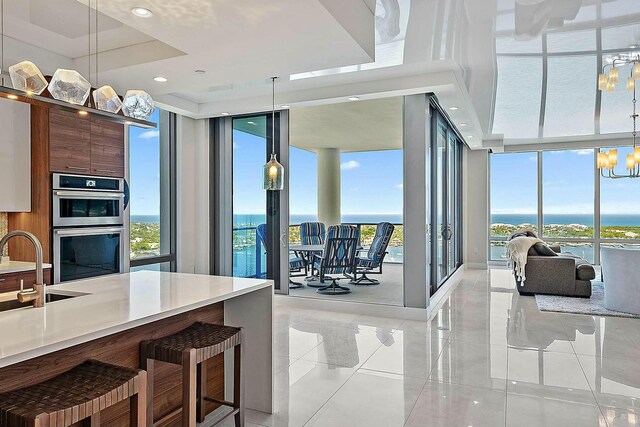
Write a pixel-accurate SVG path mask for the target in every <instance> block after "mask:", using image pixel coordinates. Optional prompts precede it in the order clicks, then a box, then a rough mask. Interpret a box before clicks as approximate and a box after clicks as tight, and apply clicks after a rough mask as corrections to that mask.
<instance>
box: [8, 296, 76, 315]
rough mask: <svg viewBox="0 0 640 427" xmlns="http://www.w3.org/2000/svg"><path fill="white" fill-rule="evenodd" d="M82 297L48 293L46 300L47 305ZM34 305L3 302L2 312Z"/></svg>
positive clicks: (10, 301)
mask: <svg viewBox="0 0 640 427" xmlns="http://www.w3.org/2000/svg"><path fill="white" fill-rule="evenodd" d="M78 296H80V295H63V294H56V293H47V294H46V295H45V300H46V303H47V304H49V303H51V302H56V301H62V300H65V299H69V298H75V297H78ZM32 305H33V304H32V303H31V302H20V301H18V300H17V299H11V300H8V301H1V302H0V312H3V311H9V310H15V309H17V308H24V307H30V306H32Z"/></svg>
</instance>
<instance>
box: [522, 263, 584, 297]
mask: <svg viewBox="0 0 640 427" xmlns="http://www.w3.org/2000/svg"><path fill="white" fill-rule="evenodd" d="M525 276H526V280H525V282H524V285H523V286H521V287H520V290H521V291H524V292H531V293H541V294H555V295H571V294H572V293H574V292H575V287H576V264H575V260H574V259H573V258H563V257H546V256H530V257H528V258H527V265H526V267H525ZM518 286H520V285H518Z"/></svg>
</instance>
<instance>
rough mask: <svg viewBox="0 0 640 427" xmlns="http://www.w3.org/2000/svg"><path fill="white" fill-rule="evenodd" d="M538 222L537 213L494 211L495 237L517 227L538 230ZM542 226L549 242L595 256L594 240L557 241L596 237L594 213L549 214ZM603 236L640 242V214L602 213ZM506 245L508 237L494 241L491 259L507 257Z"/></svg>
mask: <svg viewBox="0 0 640 427" xmlns="http://www.w3.org/2000/svg"><path fill="white" fill-rule="evenodd" d="M536 222H537V221H536V215H534V214H494V215H491V237H492V238H494V237H500V238H504V237H508V236H509V235H510V234H511V233H513V232H514V231H516V230H531V231H534V232H537V226H536V225H535V224H536ZM542 230H543V231H542V238H543V239H545V241H547V242H548V243H550V244H557V245H559V246H561V248H562V250H563V251H564V252H571V253H574V254H576V255H580V256H582V257H584V258H586V259H587V260H590V261H593V260H594V254H593V250H594V249H593V244H592V243H590V242H562V243H557V242H553V239H554V238H571V239H585V240H591V239H593V238H594V226H593V215H579V214H576V215H569V214H565V215H562V214H556V215H545V216H544V224H543V226H542ZM600 238H601V239H619V240H638V243H639V244H640V215H625V214H610V215H607V214H602V215H601V225H600ZM505 245H506V242H505V241H504V240H503V241H499V240H493V241H492V242H491V259H493V260H501V259H502V260H504V259H506V256H505ZM607 245H608V246H618V247H630V246H634V245H633V244H629V243H618V244H617V243H609V244H607Z"/></svg>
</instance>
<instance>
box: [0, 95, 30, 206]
mask: <svg viewBox="0 0 640 427" xmlns="http://www.w3.org/2000/svg"><path fill="white" fill-rule="evenodd" d="M29 211H31V106H30V105H29V104H23V103H21V102H16V101H10V100H7V99H3V98H0V212H29Z"/></svg>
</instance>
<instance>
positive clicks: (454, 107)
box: [449, 105, 459, 111]
mask: <svg viewBox="0 0 640 427" xmlns="http://www.w3.org/2000/svg"><path fill="white" fill-rule="evenodd" d="M458 108H459V107H456V106H455V105H454V106H453V107H449V110H451V111H456V110H457V109H458Z"/></svg>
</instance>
